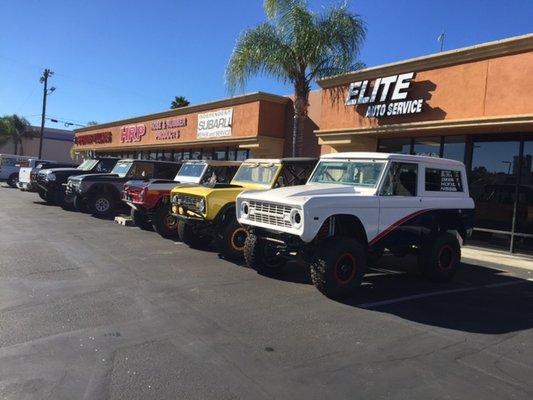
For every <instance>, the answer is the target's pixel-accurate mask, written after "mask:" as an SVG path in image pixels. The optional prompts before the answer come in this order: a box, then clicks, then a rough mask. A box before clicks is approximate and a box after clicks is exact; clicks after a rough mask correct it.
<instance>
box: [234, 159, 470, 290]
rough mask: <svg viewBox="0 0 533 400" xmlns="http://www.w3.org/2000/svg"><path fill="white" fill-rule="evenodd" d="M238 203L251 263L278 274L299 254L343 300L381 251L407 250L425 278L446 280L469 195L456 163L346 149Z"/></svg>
mask: <svg viewBox="0 0 533 400" xmlns="http://www.w3.org/2000/svg"><path fill="white" fill-rule="evenodd" d="M236 210H237V218H238V221H239V222H240V223H241V224H242V225H243V226H244V227H245V228H246V229H247V230H248V232H249V235H248V239H247V242H246V245H245V259H246V262H247V264H248V265H249V266H250V267H252V268H254V269H256V270H257V271H258V272H259V273H262V274H267V275H268V274H275V273H277V272H278V271H279V270H280V269H281V268H282V267H283V266H284V265H285V263H286V261H287V260H289V259H291V258H294V257H297V256H299V257H302V258H303V259H304V260H307V262H308V264H309V267H310V273H311V279H312V281H313V283H314V285H315V286H316V287H317V288H318V289H319V290H320V291H321V292H322V293H324V294H325V295H326V296H328V297H331V298H341V297H345V296H347V295H350V294H353V293H354V292H356V290H357V288H358V287H359V285H360V283H361V281H362V279H363V276H364V274H365V271H366V267H367V260H368V259H376V258H377V257H379V256H380V255H381V254H382V253H383V251H384V250H385V249H387V250H389V251H391V252H392V253H394V254H395V255H399V256H401V255H406V254H408V253H412V252H414V253H416V254H417V255H418V260H419V266H420V268H421V270H422V272H423V273H424V275H426V276H427V277H428V278H430V279H432V280H438V281H443V280H448V279H451V277H452V276H453V274H454V273H455V272H456V270H457V268H458V267H459V264H460V258H461V250H460V245H461V242H464V241H465V240H466V238H467V237H468V236H469V235H470V234H471V232H472V224H473V213H474V202H473V200H472V199H471V198H470V196H469V193H468V185H467V177H466V173H465V167H464V165H463V164H462V163H461V162H458V161H454V160H447V159H442V158H433V157H424V156H411V155H403V154H385V153H362V152H361V153H359V152H353V153H335V154H328V155H324V156H322V157H321V159H320V162H319V163H318V164H317V166H316V168H315V170H314V171H313V174H312V175H311V177H310V178H309V180H308V182H307V184H305V185H302V186H293V187H284V188H279V189H272V190H268V191H261V192H254V191H248V192H244V193H242V194H241V195H239V197H238V198H237V207H236Z"/></svg>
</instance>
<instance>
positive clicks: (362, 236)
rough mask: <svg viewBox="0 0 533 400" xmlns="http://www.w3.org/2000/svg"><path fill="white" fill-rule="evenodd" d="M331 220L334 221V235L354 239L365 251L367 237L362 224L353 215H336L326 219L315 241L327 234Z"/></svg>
mask: <svg viewBox="0 0 533 400" xmlns="http://www.w3.org/2000/svg"><path fill="white" fill-rule="evenodd" d="M332 219H333V221H334V224H333V225H334V228H333V229H334V234H335V235H342V236H347V237H352V238H355V239H357V241H358V242H359V243H361V245H362V246H363V247H364V248H365V249H366V248H367V247H368V237H367V236H366V231H365V228H364V226H363V223H362V222H361V220H360V219H359V218H357V217H356V216H355V215H350V214H337V215H332V216H330V217H328V218H327V219H326V220H325V221H324V223H323V224H322V227H321V228H320V230H319V231H318V234H317V239H321V238H320V237H319V235H321V233H324V232H325V233H326V234H329V226H330V223H331V220H332ZM326 236H327V235H326Z"/></svg>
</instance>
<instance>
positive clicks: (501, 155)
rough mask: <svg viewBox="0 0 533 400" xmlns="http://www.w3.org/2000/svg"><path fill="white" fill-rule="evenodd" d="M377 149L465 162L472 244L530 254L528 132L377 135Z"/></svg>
mask: <svg viewBox="0 0 533 400" xmlns="http://www.w3.org/2000/svg"><path fill="white" fill-rule="evenodd" d="M378 151H381V152H388V153H404V154H420V155H432V156H440V157H446V158H452V159H456V160H459V161H462V162H464V163H465V165H466V167H467V171H468V173H469V187H470V195H471V196H472V198H473V199H474V201H475V203H476V214H475V215H476V217H475V223H474V234H473V237H472V241H471V242H472V243H473V244H479V245H482V246H488V247H494V248H499V249H503V250H508V251H511V252H521V253H529V254H533V163H532V159H533V136H532V135H531V134H522V135H511V134H506V135H483V136H478V137H473V136H437V137H425V138H394V139H381V140H379V142H378Z"/></svg>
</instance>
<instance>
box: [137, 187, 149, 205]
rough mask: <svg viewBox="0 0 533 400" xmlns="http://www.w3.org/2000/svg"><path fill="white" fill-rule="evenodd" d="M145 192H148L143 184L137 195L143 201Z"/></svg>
mask: <svg viewBox="0 0 533 400" xmlns="http://www.w3.org/2000/svg"><path fill="white" fill-rule="evenodd" d="M146 193H148V187H147V186H145V187H143V188H142V189H141V193H140V195H139V197H140V199H141V201H144V199H145V198H146Z"/></svg>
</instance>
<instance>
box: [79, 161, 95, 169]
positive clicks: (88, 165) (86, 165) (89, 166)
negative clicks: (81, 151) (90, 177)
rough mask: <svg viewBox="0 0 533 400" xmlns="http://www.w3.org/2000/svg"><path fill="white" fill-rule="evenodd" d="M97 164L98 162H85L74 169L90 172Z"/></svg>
mask: <svg viewBox="0 0 533 400" xmlns="http://www.w3.org/2000/svg"><path fill="white" fill-rule="evenodd" d="M97 163H98V160H85V161H84V162H82V163H81V164H80V165H78V168H76V169H79V170H82V171H90V170H91V169H93V167H94V166H95V165H96V164H97Z"/></svg>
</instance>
